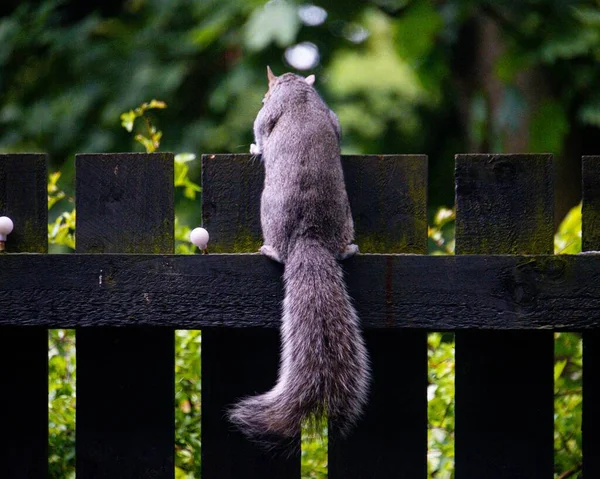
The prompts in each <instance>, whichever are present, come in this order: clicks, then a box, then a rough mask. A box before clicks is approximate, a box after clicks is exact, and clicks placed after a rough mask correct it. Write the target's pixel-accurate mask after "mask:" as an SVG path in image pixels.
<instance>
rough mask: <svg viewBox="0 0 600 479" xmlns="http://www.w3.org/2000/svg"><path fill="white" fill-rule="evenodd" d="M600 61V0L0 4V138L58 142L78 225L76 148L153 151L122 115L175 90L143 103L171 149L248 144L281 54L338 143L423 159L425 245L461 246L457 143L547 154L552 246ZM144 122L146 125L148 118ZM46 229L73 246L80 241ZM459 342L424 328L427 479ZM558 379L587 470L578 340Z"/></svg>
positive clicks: (560, 401)
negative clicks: (312, 95)
mask: <svg viewBox="0 0 600 479" xmlns="http://www.w3.org/2000/svg"><path fill="white" fill-rule="evenodd" d="M599 56H600V2H599V1H593V0H586V1H571V0H518V1H517V0H503V1H491V0H490V1H481V0H446V1H444V0H439V1H433V0H413V1H410V0H371V1H362V2H348V1H342V0H333V1H329V2H316V3H314V4H309V3H303V2H301V1H292V0H272V1H270V2H264V1H258V0H197V1H185V0H87V1H85V2H83V1H77V0H41V1H23V0H3V2H2V4H1V5H0V151H1V152H25V151H28V152H29V151H43V152H48V153H49V154H50V161H51V172H55V171H57V172H58V171H60V173H61V175H60V176H59V175H54V176H52V177H51V181H50V183H49V185H50V188H51V190H52V191H51V192H50V193H51V198H52V203H53V207H52V209H51V211H50V216H51V220H52V222H53V224H55V225H63V226H64V225H66V230H65V232H68V231H69V228H72V226H73V225H74V217H72V216H70V211H71V210H72V208H73V205H72V204H69V202H70V201H72V195H73V166H74V155H75V153H79V152H114V151H143V150H144V147H143V146H142V145H141V144H140V143H139V142H136V141H135V140H134V135H132V134H131V133H129V132H127V131H126V130H125V129H124V128H122V126H121V120H120V114H121V113H123V112H126V111H129V110H132V109H134V108H136V107H138V106H139V105H140V104H142V103H143V102H149V101H150V100H152V99H157V100H160V101H164V102H165V103H166V104H167V106H168V107H167V108H166V109H156V110H150V111H148V112H147V113H146V114H145V117H147V118H149V119H150V120H151V121H152V124H153V125H156V127H157V128H158V129H159V130H160V131H162V135H163V136H162V139H161V145H160V149H161V150H162V151H173V152H175V153H183V152H188V153H192V154H195V155H196V156H197V157H199V155H200V154H202V153H217V152H234V153H237V152H248V150H249V145H250V143H251V142H252V123H253V120H254V117H255V115H256V113H257V111H258V110H259V108H260V106H261V99H262V96H263V94H264V92H265V90H266V73H265V67H266V65H270V66H271V67H272V69H273V70H274V72H275V73H276V74H280V73H282V72H285V71H294V72H297V73H301V74H306V75H307V74H309V73H315V74H316V76H317V82H316V87H317V89H318V90H319V91H320V92H321V94H322V95H323V97H324V98H325V99H326V101H327V102H328V103H329V105H330V106H331V107H332V108H333V110H334V111H336V112H337V114H338V116H339V118H340V121H341V124H342V129H343V132H344V135H343V143H342V151H343V153H347V154H350V153H374V154H382V153H425V154H427V155H429V164H430V172H429V184H430V192H429V196H430V198H429V205H430V224H431V230H430V250H431V252H432V253H436V254H451V253H452V252H453V247H454V243H453V212H452V211H451V210H450V209H448V210H446V209H440V208H441V207H448V208H451V207H452V204H453V197H454V186H453V181H452V178H453V166H454V158H453V155H454V154H455V153H466V152H497V153H501V152H506V153H509V152H551V153H554V155H555V173H556V175H555V178H556V195H555V197H556V225H557V228H558V225H559V223H560V221H561V219H562V218H563V217H565V215H566V214H567V212H568V211H569V210H571V208H573V207H575V208H574V209H572V210H571V213H570V215H569V217H568V218H567V220H566V221H565V222H564V223H562V226H561V228H560V231H559V232H558V235H557V243H556V244H557V246H556V250H557V252H576V251H577V250H578V248H580V234H581V233H580V227H581V226H580V224H581V223H580V219H581V217H580V210H579V209H578V208H577V206H576V205H577V204H578V203H579V201H580V181H581V177H580V157H581V155H583V154H594V153H595V154H598V153H599V152H600V144H599V143H600V135H599V130H598V128H599V127H600V90H599V89H598V88H597V85H598V84H600V82H599V80H600V68H599V67H598V59H599ZM136 132H138V133H142V134H146V124H145V122H144V121H141V120H138V121H136V123H135V124H134V132H133V133H134V134H135V133H136ZM182 158H184V159H183V160H182V162H181V164H180V166H179V168H184V167H183V166H181V165H185V168H186V170H185V175H184V176H183V177H182V178H183V179H186V180H187V179H189V181H191V182H196V183H199V182H200V165H199V161H198V160H197V159H196V160H190V158H191V157H190V156H189V155H188V156H186V157H182ZM187 168H189V170H187ZM180 171H181V170H180ZM192 184H193V183H192ZM182 186H184V187H182V188H178V189H177V207H176V211H177V215H178V232H179V239H180V240H181V239H182V238H183V236H184V233H185V232H186V231H187V227H188V226H195V225H197V224H199V223H200V207H199V198H196V199H194V195H193V194H189V193H190V191H189V190H186V188H185V185H182ZM63 191H64V194H63V193H62V192H63ZM61 215H66V216H62V219H60V218H61ZM57 218H59V220H58V223H54V221H55V220H56V219H57ZM61 231H62V230H61ZM57 232H58V233H57ZM71 232H72V231H71ZM54 233H55V236H54V239H55V240H56V239H57V234H58V235H59V236H58V240H57V241H56V242H57V243H59V244H60V245H62V246H61V247H60V248H62V250H68V246H69V245H72V243H70V241H72V239H69V237H68V236H66V235H63V236H60V235H61V234H62V233H61V232H60V231H59V228H58V226H57V227H56V231H55V232H54ZM60 248H58V249H57V251H58V250H60ZM179 251H180V252H185V251H186V249H185V248H184V247H183V246H182V249H181V250H179ZM187 251H188V252H189V251H190V250H189V249H188V250H187ZM50 339H51V342H50V373H51V378H50V379H51V380H50V398H49V402H50V418H51V424H50V431H51V435H50V441H51V448H50V454H51V468H52V469H51V471H52V472H51V477H56V478H59V477H60V478H66V477H74V470H73V454H74V450H73V447H72V445H73V441H74V436H73V431H72V422H73V421H74V413H73V408H74V406H75V389H74V378H75V361H74V347H75V344H74V336H73V334H72V332H68V331H53V332H52V333H51V337H50ZM177 344H178V348H177V351H178V356H177V374H178V379H177V381H178V383H177V394H178V396H177V405H178V410H177V411H178V412H177V421H178V423H177V438H176V449H177V466H178V469H177V474H178V477H181V478H192V477H199V472H198V471H199V461H200V455H199V447H200V436H199V426H198V414H199V412H200V394H199V371H200V369H199V354H200V352H199V351H200V346H201V337H200V335H199V334H197V333H195V332H178V333H177ZM453 353H454V352H453V342H452V337H451V336H448V335H439V334H432V335H430V340H429V356H430V366H431V367H430V383H431V384H430V389H429V404H430V414H431V416H430V436H429V446H430V454H429V471H430V477H435V478H446V479H448V478H451V477H453V424H454V421H453V406H452V404H453V396H454V383H453V377H454V376H453V371H454V359H453V357H454V356H453ZM555 378H556V389H557V391H556V411H557V419H556V430H555V449H556V456H555V457H556V475H555V477H557V478H559V477H560V478H561V479H565V478H567V477H578V474H579V473H580V472H579V469H580V465H581V433H580V427H581V341H580V339H579V338H578V336H577V335H573V334H571V335H569V334H565V333H562V334H559V335H557V336H556V366H555ZM303 477H306V478H323V477H326V449H325V445H323V444H320V443H317V442H312V443H309V442H306V443H305V445H304V452H303Z"/></svg>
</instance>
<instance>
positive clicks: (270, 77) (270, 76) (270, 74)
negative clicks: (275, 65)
mask: <svg viewBox="0 0 600 479" xmlns="http://www.w3.org/2000/svg"><path fill="white" fill-rule="evenodd" d="M267 78H268V79H269V83H273V82H274V81H275V80H277V77H276V76H275V75H273V72H272V71H271V67H270V66H269V65H267Z"/></svg>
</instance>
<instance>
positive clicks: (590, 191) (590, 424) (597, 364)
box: [581, 156, 600, 477]
mask: <svg viewBox="0 0 600 479" xmlns="http://www.w3.org/2000/svg"><path fill="white" fill-rule="evenodd" d="M581 163H582V179H583V185H582V186H583V187H582V194H583V201H582V212H581V213H582V237H581V243H582V249H583V251H598V250H600V156H584V157H583V158H582V162H581ZM585 304H586V305H587V301H586V303H585ZM599 431H600V331H599V330H595V331H586V332H585V333H584V334H583V424H582V432H583V474H584V476H585V477H600V459H599V458H598V450H600V432H599Z"/></svg>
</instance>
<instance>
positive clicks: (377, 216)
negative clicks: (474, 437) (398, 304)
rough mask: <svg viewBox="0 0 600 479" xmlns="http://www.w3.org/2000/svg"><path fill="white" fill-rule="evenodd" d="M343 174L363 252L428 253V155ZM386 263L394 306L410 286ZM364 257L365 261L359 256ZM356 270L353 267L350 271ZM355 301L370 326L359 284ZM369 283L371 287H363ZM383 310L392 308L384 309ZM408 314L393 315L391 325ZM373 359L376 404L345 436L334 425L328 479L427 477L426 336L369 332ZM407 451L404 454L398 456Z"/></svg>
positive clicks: (349, 164) (363, 164) (373, 160)
mask: <svg viewBox="0 0 600 479" xmlns="http://www.w3.org/2000/svg"><path fill="white" fill-rule="evenodd" d="M343 165H344V176H345V179H346V187H347V190H348V196H349V198H350V203H351V208H352V214H353V217H354V220H355V228H356V236H357V238H356V242H357V244H358V245H359V247H360V248H361V251H363V252H367V251H368V252H377V253H421V254H423V253H426V252H427V157H426V156H424V155H385V156H352V157H344V158H343ZM392 258H393V257H388V259H387V260H386V263H385V273H384V272H383V271H381V270H380V273H383V274H382V276H381V279H382V280H384V281H383V282H379V286H380V287H381V290H380V291H379V293H377V294H378V295H379V297H380V298H381V299H384V301H386V305H387V303H389V297H390V295H391V292H392V291H394V290H398V291H402V289H403V283H399V282H396V281H395V280H396V278H394V276H393V274H392V268H391V266H392V264H393V259H392ZM359 259H362V258H359ZM350 265H352V263H351V262H350V263H349V265H348V266H350ZM347 281H348V286H349V287H350V290H351V293H350V294H351V296H352V298H353V299H354V301H355V303H356V304H357V309H358V314H359V318H360V319H361V322H362V324H363V325H365V326H366V324H367V323H368V317H369V316H368V315H369V309H367V308H362V307H361V306H360V305H359V303H360V301H361V297H362V298H367V297H369V295H368V293H367V294H364V292H365V291H364V290H363V291H362V292H361V291H360V288H355V287H353V284H352V282H353V279H351V277H350V276H349V275H347ZM362 286H364V285H362ZM378 310H379V311H381V312H383V311H386V312H387V313H389V310H387V307H385V306H384V307H383V308H380V309H378ZM401 318H403V317H402V316H397V315H395V314H390V315H389V316H388V317H387V321H389V320H391V321H395V320H398V319H400V320H401ZM364 334H365V340H366V343H367V348H368V350H369V356H370V361H371V372H372V382H371V388H370V395H369V403H368V405H367V407H366V410H365V415H364V417H363V418H362V419H361V420H360V422H359V423H358V424H357V427H356V428H355V430H353V431H351V432H350V434H349V435H348V436H347V437H345V438H342V437H341V436H340V435H339V434H338V432H337V431H336V430H335V429H334V428H333V427H330V429H329V431H330V433H329V463H328V465H329V478H330V479H353V478H356V479H362V478H365V477H377V478H381V479H387V478H389V479H392V478H397V477H410V478H414V479H419V478H422V479H424V478H425V477H426V476H427V332H426V331H406V330H394V331H390V330H388V331H381V330H379V331H374V330H369V331H365V333H364ZM399 451H401V453H398V452H399Z"/></svg>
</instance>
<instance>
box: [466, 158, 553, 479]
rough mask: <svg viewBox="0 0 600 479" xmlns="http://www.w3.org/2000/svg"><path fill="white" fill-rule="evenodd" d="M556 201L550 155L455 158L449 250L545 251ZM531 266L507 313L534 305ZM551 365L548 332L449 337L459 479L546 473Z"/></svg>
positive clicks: (527, 478)
mask: <svg viewBox="0 0 600 479" xmlns="http://www.w3.org/2000/svg"><path fill="white" fill-rule="evenodd" d="M553 195H554V184H553V176H552V156H551V155H457V156H456V253H457V254H502V253H504V254H533V253H546V254H552V252H553V227H554V218H553V211H554V200H553V198H554V196H553ZM538 269H539V268H538V265H537V264H536V262H535V261H527V260H524V261H523V262H522V264H521V265H520V266H519V270H520V274H519V276H520V277H519V279H518V280H517V281H515V284H514V285H513V289H514V290H513V291H512V294H513V300H514V302H515V303H516V304H514V305H511V307H514V310H513V311H510V313H508V312H507V314H515V315H521V314H522V315H526V314H527V313H528V312H529V311H531V310H532V309H533V308H535V302H536V289H537V286H536V280H537V277H539V276H540V271H538ZM506 281H511V279H510V278H509V277H508V276H507V279H506ZM553 364H554V337H553V333H552V331H518V332H516V331H459V332H457V333H456V411H455V421H456V446H455V449H456V478H457V479H473V478H483V477H485V478H486V479H517V478H523V479H537V478H539V479H542V478H545V479H548V478H550V477H552V476H553V466H554V451H553V432H554V417H553V414H554V402H553V393H554V376H553V371H554V369H553Z"/></svg>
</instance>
